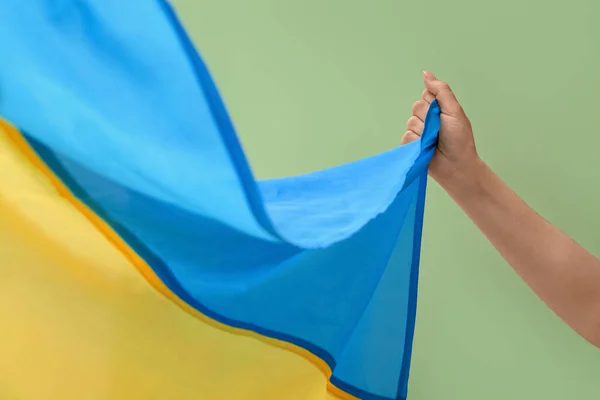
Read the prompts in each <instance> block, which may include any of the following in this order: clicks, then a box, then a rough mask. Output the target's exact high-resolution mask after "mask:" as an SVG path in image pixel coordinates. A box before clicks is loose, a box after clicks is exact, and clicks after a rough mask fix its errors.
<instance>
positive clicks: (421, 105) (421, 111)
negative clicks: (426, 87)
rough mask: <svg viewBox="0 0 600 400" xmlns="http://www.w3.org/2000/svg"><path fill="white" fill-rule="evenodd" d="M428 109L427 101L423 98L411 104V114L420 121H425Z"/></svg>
mask: <svg viewBox="0 0 600 400" xmlns="http://www.w3.org/2000/svg"><path fill="white" fill-rule="evenodd" d="M428 109H429V103H428V102H427V101H425V100H419V101H417V102H415V103H414V104H413V105H412V115H414V116H415V117H417V118H419V119H420V120H421V121H425V116H426V115H427V110H428Z"/></svg>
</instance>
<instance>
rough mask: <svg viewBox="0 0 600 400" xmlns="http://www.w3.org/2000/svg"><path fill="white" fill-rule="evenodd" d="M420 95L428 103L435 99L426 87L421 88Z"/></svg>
mask: <svg viewBox="0 0 600 400" xmlns="http://www.w3.org/2000/svg"><path fill="white" fill-rule="evenodd" d="M421 97H422V98H423V100H424V101H426V102H427V103H428V104H429V103H431V102H432V101H433V99H435V96H434V95H433V94H432V93H431V92H430V91H429V90H427V88H425V89H423V93H422V94H421Z"/></svg>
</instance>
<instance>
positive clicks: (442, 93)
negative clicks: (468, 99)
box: [423, 71, 462, 115]
mask: <svg viewBox="0 0 600 400" xmlns="http://www.w3.org/2000/svg"><path fill="white" fill-rule="evenodd" d="M423 82H425V87H426V88H427V91H428V92H430V93H431V94H432V95H433V96H435V98H436V99H437V101H438V103H439V104H440V108H441V109H442V112H443V113H445V114H448V115H458V114H460V113H461V112H462V108H461V106H460V103H459V102H458V100H457V99H456V96H454V93H452V89H450V86H449V85H448V84H447V83H446V82H442V81H440V80H438V79H437V78H436V77H435V75H433V74H432V73H431V72H429V71H424V72H423ZM423 98H425V95H424V96H423Z"/></svg>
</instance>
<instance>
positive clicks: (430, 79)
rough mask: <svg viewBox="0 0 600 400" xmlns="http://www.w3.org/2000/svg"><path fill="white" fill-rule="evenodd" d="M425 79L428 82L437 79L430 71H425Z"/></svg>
mask: <svg viewBox="0 0 600 400" xmlns="http://www.w3.org/2000/svg"><path fill="white" fill-rule="evenodd" d="M423 79H425V80H426V81H432V80H434V79H435V76H433V74H432V73H431V72H429V71H423Z"/></svg>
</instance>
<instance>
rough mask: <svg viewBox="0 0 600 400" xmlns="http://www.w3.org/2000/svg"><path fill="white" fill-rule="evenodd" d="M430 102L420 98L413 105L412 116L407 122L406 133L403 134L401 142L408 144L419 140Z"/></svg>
mask: <svg viewBox="0 0 600 400" xmlns="http://www.w3.org/2000/svg"><path fill="white" fill-rule="evenodd" d="M428 108H429V103H428V102H426V101H425V100H419V101H417V102H415V103H414V104H413V105H412V114H413V115H412V117H410V118H409V119H408V121H407V122H406V129H407V131H406V133H405V134H404V135H403V136H402V140H401V143H402V144H406V143H410V142H413V141H415V140H417V139H418V138H419V137H421V133H422V132H423V126H424V122H423V121H424V120H425V115H426V114H427V109H428Z"/></svg>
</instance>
